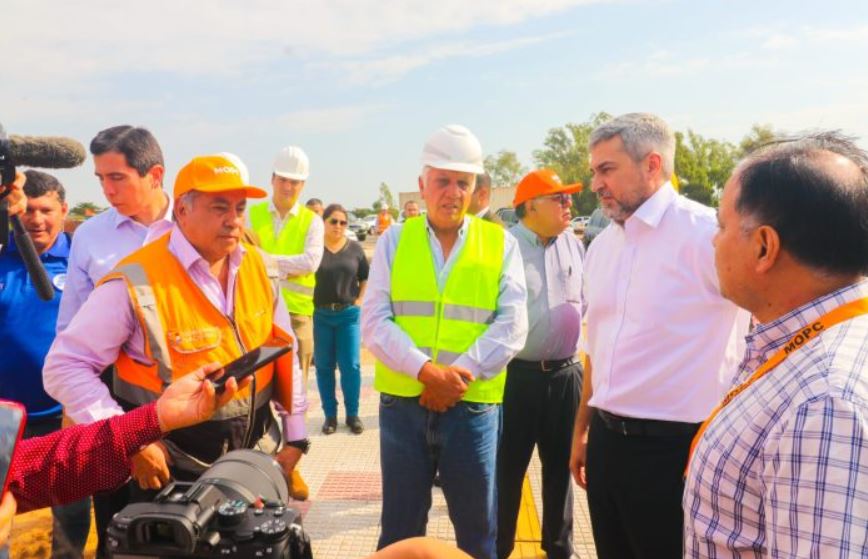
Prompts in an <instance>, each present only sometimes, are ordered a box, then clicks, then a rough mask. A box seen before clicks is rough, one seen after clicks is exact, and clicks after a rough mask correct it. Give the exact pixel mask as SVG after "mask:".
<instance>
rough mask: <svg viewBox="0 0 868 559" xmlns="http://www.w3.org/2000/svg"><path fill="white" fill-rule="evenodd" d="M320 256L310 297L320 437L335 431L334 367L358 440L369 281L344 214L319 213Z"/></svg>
mask: <svg viewBox="0 0 868 559" xmlns="http://www.w3.org/2000/svg"><path fill="white" fill-rule="evenodd" d="M322 217H323V221H324V222H325V250H324V251H323V257H322V263H321V264H320V266H319V269H318V270H317V272H316V288H315V289H314V292H313V303H314V307H315V308H314V313H313V338H314V362H315V363H316V383H317V386H318V387H319V395H320V399H321V400H322V407H323V411H324V412H325V416H326V419H325V423H324V424H323V426H322V432H323V433H325V434H326V435H331V434H332V433H334V432H335V431H336V430H337V428H338V418H337V416H338V402H337V398H336V397H335V365H337V366H338V367H340V370H341V391H342V392H343V394H344V407H345V408H346V414H347V415H346V424H347V426H348V427H349V428H350V430H351V431H352V432H353V433H355V434H359V433H361V432H362V431H363V430H364V425H362V421H361V419H359V391H360V389H361V384H362V368H361V364H360V356H359V353H360V350H361V330H360V327H359V314H360V312H359V305H360V304H361V300H362V295H364V293H365V283H367V281H368V259H367V257H366V256H365V252H364V250H362V245H360V244H359V243H357V242H356V241H352V240H350V239H347V238H346V228H347V222H348V220H347V211H346V210H345V209H344V208H343V206H341V205H339V204H330V205H329V206H328V207H327V208H326V209H325V211H324V212H323V216H322Z"/></svg>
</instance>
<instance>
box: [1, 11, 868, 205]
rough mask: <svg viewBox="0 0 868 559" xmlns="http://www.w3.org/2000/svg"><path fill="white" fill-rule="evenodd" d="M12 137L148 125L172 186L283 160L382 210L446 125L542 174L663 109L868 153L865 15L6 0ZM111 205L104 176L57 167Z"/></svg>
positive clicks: (738, 130)
mask: <svg viewBox="0 0 868 559" xmlns="http://www.w3.org/2000/svg"><path fill="white" fill-rule="evenodd" d="M2 12H3V15H2V17H3V21H4V26H3V27H4V30H3V32H2V33H0V53H3V54H2V56H0V123H2V124H3V126H4V127H5V128H6V130H7V132H9V133H13V134H23V135H59V136H68V137H72V138H75V139H77V140H79V141H80V142H82V143H83V144H84V145H85V146H87V145H88V143H89V142H90V140H91V139H92V138H93V136H94V135H95V134H96V132H98V131H99V130H102V129H104V128H107V127H110V126H114V125H118V124H133V125H139V126H144V127H146V128H148V129H150V130H151V131H152V132H153V133H154V135H155V136H156V137H157V139H158V140H159V142H160V144H161V146H162V149H163V153H164V155H165V158H166V168H167V169H166V177H167V179H166V189H167V190H168V191H170V192H171V188H172V184H173V183H174V178H175V176H176V174H177V172H178V169H179V168H180V167H182V166H183V165H184V163H186V162H187V161H189V160H190V159H191V158H192V157H194V156H196V155H200V154H207V153H215V152H222V151H229V152H233V153H236V154H237V155H239V156H240V157H241V158H242V159H243V160H244V162H245V163H246V164H247V166H248V168H249V170H250V174H251V182H252V183H253V184H256V185H259V186H264V187H266V188H267V187H269V181H270V176H271V164H272V161H273V158H274V155H275V154H276V152H277V151H278V150H279V149H280V148H281V147H283V146H286V145H298V146H301V147H302V148H303V149H304V150H305V151H306V152H307V153H308V155H309V157H310V161H311V175H310V178H309V179H308V181H307V185H306V187H305V191H304V193H303V194H302V197H303V198H305V199H306V198H308V197H313V196H316V197H319V198H322V199H323V200H324V201H325V202H326V203H330V202H339V203H342V204H344V205H346V206H348V207H351V208H354V207H369V206H370V205H371V204H372V203H373V202H374V201H375V200H376V199H377V197H378V187H379V185H380V183H381V182H385V183H387V184H388V185H389V186H390V187H391V189H392V191H393V192H395V193H397V192H401V191H408V190H415V189H416V188H417V186H416V185H417V176H418V173H419V156H420V153H421V149H422V145H423V144H424V142H425V140H426V138H427V137H428V136H429V135H430V134H431V133H432V132H433V131H434V130H436V129H437V128H438V127H440V126H442V125H445V124H450V123H457V124H463V125H465V126H467V127H468V128H470V129H471V130H472V131H473V132H474V133H475V134H476V135H477V136H478V137H479V139H480V142H481V143H482V147H483V150H484V151H485V153H486V154H492V153H496V152H498V151H500V150H510V151H514V152H516V153H517V154H518V156H519V158H520V159H521V161H522V163H523V164H524V165H526V166H528V167H530V166H532V165H533V158H532V153H533V151H534V150H535V149H539V148H540V147H542V145H543V141H544V139H545V137H546V133H547V131H548V130H549V129H551V128H554V127H560V126H563V125H565V124H567V123H569V122H582V121H585V120H587V119H588V118H589V116H590V115H591V114H593V113H596V112H599V111H606V112H608V113H611V114H621V113H625V112H633V111H647V112H654V113H657V114H659V115H660V116H662V117H663V118H665V119H666V120H667V121H668V122H669V123H670V124H671V125H672V127H673V128H675V129H676V130H686V129H688V128H690V129H692V130H694V131H696V132H698V133H700V134H702V135H704V136H706V137H713V138H718V139H724V140H730V141H734V142H737V141H738V140H740V139H741V138H742V137H743V136H744V135H745V134H746V133H747V132H748V131H749V130H750V127H751V125H752V124H754V123H762V124H770V125H772V126H773V127H774V128H775V129H778V130H782V131H787V132H796V131H800V130H806V129H817V128H835V129H842V130H844V131H845V132H846V133H849V134H851V135H854V136H858V137H861V138H862V140H861V141H860V143H861V145H862V146H863V147H868V2H865V1H864V0H849V1H838V0H826V1H824V2H816V1H800V0H788V1H778V0H751V1H743V0H730V1H725V0H647V1H640V0H632V1H631V0H616V1H609V0H472V1H471V0H436V1H417V0H403V1H401V0H315V1H314V0H308V1H297V0H284V1H274V0H246V1H244V2H241V1H225V0H182V1H179V0H170V1H166V0H150V1H148V2H134V3H133V2H129V3H128V2H119V1H117V0H114V1H103V0H81V1H78V2H61V1H47V0H4V1H3V10H2ZM56 175H57V176H58V177H59V178H60V179H61V181H62V182H63V183H64V184H65V186H66V188H67V192H68V198H69V200H70V202H71V203H73V204H75V203H78V202H83V201H90V202H95V203H97V204H99V205H105V200H104V198H103V196H102V192H101V190H100V187H99V183H98V182H97V180H96V178H95V177H94V176H93V163H92V161H91V160H90V158H89V159H88V161H86V162H85V164H84V165H83V166H82V167H80V168H77V169H74V170H65V171H58V172H57V173H56Z"/></svg>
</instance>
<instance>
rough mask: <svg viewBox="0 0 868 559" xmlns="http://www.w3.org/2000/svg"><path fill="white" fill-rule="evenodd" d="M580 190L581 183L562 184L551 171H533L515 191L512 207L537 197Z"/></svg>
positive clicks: (522, 180)
mask: <svg viewBox="0 0 868 559" xmlns="http://www.w3.org/2000/svg"><path fill="white" fill-rule="evenodd" d="M581 189H582V184H581V183H576V184H564V183H562V182H561V178H560V177H559V176H558V175H557V174H556V173H555V172H554V171H552V170H551V169H535V170H533V171H531V172H530V173H528V174H526V175H525V176H524V178H522V179H521V181H520V182H519V183H518V187H516V189H515V198H513V200H512V207H513V208H515V207H518V205H519V204H521V203H522V202H527V201H528V200H530V199H531V198H536V197H537V196H545V195H547V194H559V193H564V194H572V193H573V192H578V191H580V190H581Z"/></svg>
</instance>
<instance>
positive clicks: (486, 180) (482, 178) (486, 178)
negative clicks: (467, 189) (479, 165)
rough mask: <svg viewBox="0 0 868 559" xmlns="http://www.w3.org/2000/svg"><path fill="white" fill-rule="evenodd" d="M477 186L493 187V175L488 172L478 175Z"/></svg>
mask: <svg viewBox="0 0 868 559" xmlns="http://www.w3.org/2000/svg"><path fill="white" fill-rule="evenodd" d="M476 188H491V175H489V174H488V173H479V174H478V175H476Z"/></svg>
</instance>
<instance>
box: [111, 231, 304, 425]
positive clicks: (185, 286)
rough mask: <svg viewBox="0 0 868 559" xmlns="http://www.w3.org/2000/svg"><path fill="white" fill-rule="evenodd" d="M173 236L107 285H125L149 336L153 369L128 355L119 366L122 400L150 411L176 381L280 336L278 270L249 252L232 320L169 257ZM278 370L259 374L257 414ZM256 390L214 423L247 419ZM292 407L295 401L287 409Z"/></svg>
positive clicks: (116, 382) (144, 251) (124, 266)
mask: <svg viewBox="0 0 868 559" xmlns="http://www.w3.org/2000/svg"><path fill="white" fill-rule="evenodd" d="M168 242H169V235H165V236H163V237H161V238H159V239H157V240H155V241H154V242H153V243H151V244H149V245H145V246H144V247H142V248H141V249H139V250H138V251H136V252H134V253H133V254H131V255H130V256H128V257H127V258H125V259H123V260H122V261H121V262H120V264H119V265H118V266H117V267H116V268H115V269H114V270H113V271H112V272H110V273H109V274H107V275H106V276H105V277H104V278H103V279H102V280H100V284H101V283H103V282H106V281H110V280H115V279H123V280H124V281H125V282H126V284H127V289H128V292H129V294H130V303H131V305H132V308H133V311H134V314H135V316H136V318H137V320H138V322H139V324H140V326H141V329H142V333H143V335H144V341H145V347H144V352H143V353H144V354H145V356H146V357H147V359H148V362H144V363H143V362H141V361H138V360H135V359H133V358H132V357H130V356H129V355H128V354H127V353H126V352H125V351H124V350H123V349H122V350H121V352H120V354H119V355H118V360H117V362H116V363H115V374H114V379H113V389H114V392H115V394H116V395H117V396H118V397H119V398H122V399H124V400H126V401H128V402H130V403H132V404H135V405H143V404H146V403H149V402H152V401H154V400H156V399H157V398H159V396H160V394H161V393H162V391H163V389H165V387H166V386H168V384H169V383H171V382H172V381H173V380H175V379H177V378H179V377H180V376H183V375H184V374H187V373H189V372H191V371H193V370H195V369H196V368H198V367H200V366H202V365H205V364H207V363H211V362H215V361H216V362H218V363H228V362H229V361H231V360H233V359H235V358H237V357H239V356H241V355H242V354H243V352H245V351H246V350H247V349H249V348H254V347H258V346H259V345H261V344H262V343H264V342H265V341H266V340H268V339H269V338H270V337H271V336H272V334H273V330H274V327H273V319H274V317H273V312H272V309H273V307H274V298H273V297H274V296H273V293H274V291H273V284H272V281H273V280H274V279H276V277H275V276H276V269H275V268H274V267H273V265H271V263H270V262H269V260H270V259H268V258H267V256H266V257H263V255H262V254H260V253H259V252H258V250H257V249H256V248H255V247H251V246H247V247H246V250H245V254H244V257H243V258H242V262H241V266H240V268H239V270H238V276H237V277H236V282H235V293H234V295H233V296H234V297H235V302H234V313H233V314H234V317H233V319H232V320H230V319H229V318H227V317H226V316H225V315H223V314H222V312H221V311H219V310H218V309H216V308H215V307H214V306H213V305H212V304H211V302H210V301H208V299H207V297H206V296H205V295H204V294H203V293H202V292H201V290H200V289H199V288H198V287H197V286H196V285H195V284H194V283H193V281H192V280H191V279H190V278H189V276H188V275H187V273H186V270H184V269H183V267H182V266H181V264H180V262H178V260H177V258H175V256H174V255H173V254H172V253H171V252H169V250H168ZM273 371H274V367H273V366H268V367H263V368H262V369H260V370H259V371H257V373H256V382H257V386H256V389H257V393H256V395H255V397H254V405H255V407H256V408H258V407H259V406H262V405H265V404H267V403H268V402H269V400H270V399H271V396H272V394H273V390H274V388H273V383H272V379H273V376H274V375H273ZM249 390H250V389H249V388H246V389H245V390H243V391H240V392H239V393H238V395H236V397H235V398H234V399H233V400H232V401H231V402H229V403H228V404H227V405H226V406H224V407H223V408H221V409H219V410H218V411H217V412H216V413H215V415H214V416H213V419H215V420H220V419H227V418H232V417H238V416H242V415H246V414H247V413H248V410H249V399H250V392H249ZM286 404H287V405H291V402H286Z"/></svg>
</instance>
